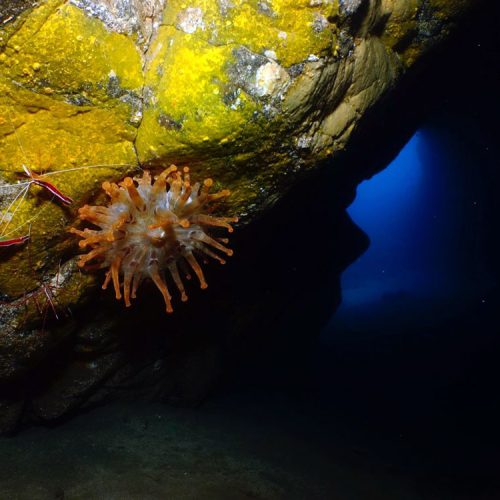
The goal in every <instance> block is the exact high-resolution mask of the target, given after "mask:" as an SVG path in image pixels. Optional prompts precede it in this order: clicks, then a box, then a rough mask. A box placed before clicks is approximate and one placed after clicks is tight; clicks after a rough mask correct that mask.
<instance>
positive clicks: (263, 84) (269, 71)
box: [255, 61, 290, 97]
mask: <svg viewBox="0 0 500 500" xmlns="http://www.w3.org/2000/svg"><path fill="white" fill-rule="evenodd" d="M289 82H290V76H289V75H288V73H287V72H286V71H285V70H284V69H283V68H282V67H281V66H280V65H279V64H278V63H277V62H275V61H270V62H268V63H267V64H263V65H262V66H260V67H259V68H258V69H257V73H256V75H255V86H256V90H257V95H258V96H260V97H263V96H266V95H276V94H278V93H280V92H283V91H285V90H286V87H287V86H288V84H289Z"/></svg>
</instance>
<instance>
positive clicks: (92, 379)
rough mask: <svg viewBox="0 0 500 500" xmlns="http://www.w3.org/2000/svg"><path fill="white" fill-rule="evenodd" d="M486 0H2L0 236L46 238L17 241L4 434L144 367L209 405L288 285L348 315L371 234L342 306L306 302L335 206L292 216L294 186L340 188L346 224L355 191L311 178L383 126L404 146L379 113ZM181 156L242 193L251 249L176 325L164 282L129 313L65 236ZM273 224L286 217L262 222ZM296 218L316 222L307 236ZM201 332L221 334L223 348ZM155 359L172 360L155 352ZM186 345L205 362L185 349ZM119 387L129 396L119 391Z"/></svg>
mask: <svg viewBox="0 0 500 500" xmlns="http://www.w3.org/2000/svg"><path fill="white" fill-rule="evenodd" d="M471 3H472V2H467V1H466V0H463V1H451V0H450V1H445V0H351V1H348V0H340V1H337V0H299V1H297V0H273V1H270V0H268V1H267V2H266V1H256V0H255V1H254V0H232V1H226V0H193V2H189V3H188V4H187V3H186V2H180V1H177V0H171V1H168V2H164V1H162V0H151V1H148V2H138V1H135V0H130V1H121V2H114V1H111V0H99V1H94V0H72V1H62V0H46V1H38V2H32V1H25V2H19V1H12V0H6V2H5V1H4V2H3V4H2V11H1V12H0V196H1V198H0V208H1V210H2V215H1V223H0V233H1V235H2V238H3V240H4V241H5V240H9V239H12V238H15V237H17V236H21V235H25V234H28V233H29V236H30V239H29V241H28V242H27V243H26V244H24V245H20V246H15V247H3V248H0V252H1V253H0V266H1V273H0V293H1V296H0V298H1V300H2V303H1V305H0V322H1V325H2V327H1V332H2V333H1V334H0V383H1V384H2V387H3V391H4V393H5V397H4V401H5V402H4V403H2V404H3V405H4V410H5V411H2V415H3V418H4V420H6V423H5V424H4V428H8V427H9V425H11V424H12V423H13V422H16V421H17V420H18V418H20V415H21V414H22V413H23V411H22V408H25V406H26V404H27V403H26V402H27V401H29V406H30V407H31V411H30V412H28V413H31V415H35V416H36V417H38V418H41V419H52V418H57V417H60V416H62V415H65V414H66V413H67V412H68V411H70V410H71V409H74V408H76V407H78V406H81V405H82V404H84V403H85V402H89V401H97V400H98V399H99V397H98V394H99V393H100V392H99V391H101V393H103V392H105V393H106V394H109V393H110V392H111V393H114V392H116V391H117V390H118V389H117V387H119V386H121V385H122V384H124V380H126V379H127V378H128V377H132V374H135V375H137V373H146V374H147V375H144V379H145V380H147V381H148V382H147V383H146V385H147V386H150V387H153V386H154V387H156V386H157V385H155V383H152V382H151V381H152V380H156V381H157V382H158V381H160V380H161V381H162V384H163V386H164V385H165V384H166V385H169V384H170V388H169V389H168V390H167V389H165V388H164V391H163V392H165V393H169V394H178V398H179V399H183V397H184V396H182V394H184V395H185V394H188V393H189V392H190V391H192V392H193V391H194V393H196V394H197V396H192V397H191V399H192V400H197V399H198V398H199V396H198V395H199V394H204V393H206V390H205V389H202V388H199V387H198V388H197V389H193V388H192V386H193V385H194V386H196V384H198V385H199V384H200V383H201V382H199V381H205V382H206V385H207V387H208V386H210V381H211V380H213V379H214V377H215V373H217V372H218V371H219V370H220V369H221V368H220V367H221V362H220V360H219V355H220V349H219V347H220V343H221V342H222V343H224V344H227V343H228V342H229V343H230V344H231V345H238V346H239V352H241V347H242V346H244V345H245V342H247V340H246V339H248V337H249V336H248V335H247V334H246V333H245V332H255V330H257V331H259V330H263V331H265V332H266V334H268V336H267V337H264V338H267V339H269V336H272V330H273V329H272V328H262V325H261V326H259V324H260V323H259V322H264V323H266V322H268V321H269V318H270V317H272V316H273V308H274V307H275V306H276V304H280V307H282V306H283V304H287V300H284V297H283V293H284V294H285V297H287V296H288V293H292V295H293V294H294V293H295V295H293V297H294V300H293V301H292V297H289V299H290V301H292V302H294V303H295V301H296V299H297V296H300V297H302V298H303V300H304V301H306V302H308V303H309V302H310V301H311V299H312V297H313V296H314V297H315V301H316V302H318V301H319V302H321V303H323V301H324V300H325V297H328V300H326V303H327V304H328V310H329V311H330V312H331V309H332V307H333V304H335V303H336V301H338V298H339V295H338V293H339V291H338V275H339V273H340V271H341V269H342V266H345V265H346V263H347V262H349V260H350V259H352V258H354V257H355V256H356V255H357V254H359V251H361V250H360V249H361V248H362V247H363V245H364V243H362V241H363V238H361V237H359V236H355V235H356V234H357V233H356V230H354V229H352V228H351V229H350V230H349V231H348V233H349V234H350V236H345V239H346V240H347V241H348V240H349V238H351V239H353V241H354V240H355V241H358V243H355V244H353V245H352V246H351V247H350V252H348V254H349V257H347V258H346V257H345V256H344V257H343V258H341V257H338V259H337V260H334V261H332V262H331V263H330V265H329V266H327V268H326V269H322V268H320V269H318V270H317V272H318V273H320V274H321V276H322V279H323V280H325V282H324V283H323V284H325V283H330V285H331V290H334V292H335V293H334V294H333V295H334V296H332V295H326V296H325V295H321V294H320V296H315V295H311V294H305V295H303V294H304V291H303V289H302V291H297V290H295V291H293V290H294V288H293V282H294V280H293V276H294V272H295V271H294V270H293V269H294V268H295V269H302V271H301V272H303V273H304V274H303V276H307V266H305V267H301V266H300V265H298V264H294V263H293V261H292V260H290V259H291V257H293V258H294V259H295V262H298V261H300V259H301V258H303V257H301V256H302V255H304V254H307V253H308V251H309V250H310V246H311V245H312V246H314V245H315V242H314V241H315V239H314V237H312V236H311V235H315V234H318V233H321V231H322V227H323V226H322V224H321V223H320V222H321V218H322V216H323V215H322V213H321V211H320V212H319V213H316V212H314V211H313V212H312V213H311V212H310V210H311V208H310V207H308V206H307V207H301V206H300V204H299V207H296V208H295V209H294V210H291V208H290V202H287V201H285V200H290V196H292V195H290V194H288V195H287V193H289V192H290V190H291V189H292V190H295V191H292V192H295V193H298V194H297V196H298V197H299V198H301V197H302V196H304V198H303V199H304V200H314V199H316V198H317V199H318V200H320V199H321V200H323V205H327V204H329V203H330V204H331V203H332V202H331V196H334V195H335V196H337V197H338V200H339V201H338V203H337V202H333V206H334V207H336V209H335V210H332V211H331V212H329V215H328V216H327V217H326V219H325V220H326V221H327V223H326V226H325V227H331V226H332V225H333V226H336V225H338V224H340V225H341V226H342V223H341V221H342V220H344V215H343V209H344V208H345V206H346V199H349V198H350V196H352V189H353V185H352V184H351V183H348V185H347V187H345V191H344V192H342V191H341V190H338V189H336V190H335V191H334V194H332V193H328V196H327V197H326V198H322V197H323V196H325V193H324V192H323V193H322V192H321V189H320V187H319V186H316V189H315V190H311V188H310V187H308V186H310V184H308V183H311V182H313V181H307V180H305V179H306V178H307V177H308V176H311V175H313V173H314V172H315V171H316V170H317V169H318V168H319V167H318V166H319V165H320V164H322V165H323V169H324V164H325V161H327V160H328V167H327V168H328V169H329V170H331V173H329V174H321V175H333V178H336V177H335V176H336V175H337V170H338V171H339V172H340V170H341V167H342V174H341V176H344V170H345V166H346V165H349V162H348V158H349V157H350V156H352V157H353V158H354V157H355V156H356V155H359V145H360V144H361V145H362V144H363V139H361V140H360V137H361V138H363V137H364V138H365V141H366V142H369V138H370V136H371V134H373V135H377V137H381V140H382V141H384V140H385V139H384V137H383V133H382V134H381V130H380V128H382V130H383V127H387V130H388V135H389V134H390V130H392V128H393V127H394V124H389V123H387V124H384V123H382V122H379V123H377V116H379V117H380V118H381V119H382V117H383V116H384V114H383V110H384V109H385V110H387V108H388V107H390V106H391V96H392V95H393V94H394V93H397V92H398V86H399V85H401V82H402V81H404V79H405V78H408V75H409V76H410V77H411V75H412V68H413V67H414V66H415V64H416V63H418V62H420V61H421V60H422V59H423V57H424V55H425V54H426V53H427V52H428V50H429V49H430V48H432V47H433V46H435V45H438V44H439V43H441V42H442V41H443V40H445V39H446V37H447V36H448V34H449V33H450V31H451V30H452V28H453V27H454V25H455V24H456V22H457V21H458V20H459V19H460V16H461V15H462V14H463V13H464V12H466V11H467V8H468V7H469V6H470V4H471ZM374 128H378V130H377V133H376V134H375V133H374V132H375V131H374ZM355 137H357V139H356V140H354V138H355ZM390 140H391V138H390V137H389V136H388V137H387V141H388V142H390ZM356 148H357V149H358V151H356ZM346 158H347V160H346ZM371 161H372V160H371V159H370V157H367V158H366V162H367V163H368V164H370V162H371ZM171 162H174V163H176V164H180V165H184V164H188V165H189V166H190V168H191V171H192V176H193V177H200V178H204V177H206V176H208V175H209V176H211V177H213V178H214V179H215V180H216V181H217V183H218V185H219V184H220V185H221V186H224V187H228V188H230V189H231V191H232V192H233V195H232V197H231V198H230V200H229V202H228V203H227V204H226V205H225V206H224V211H226V212H227V213H228V214H231V215H238V216H239V217H240V220H241V223H240V229H239V230H240V234H241V235H242V236H241V237H240V238H241V239H240V240H237V241H236V243H237V244H236V245H233V246H234V247H235V249H236V252H237V253H238V252H239V253H240V254H241V255H243V256H245V259H246V260H245V259H243V258H241V259H239V258H236V259H235V262H234V263H233V264H232V267H230V269H229V271H224V272H221V271H220V270H215V269H214V271H213V276H214V277H213V279H212V280H211V281H212V282H215V286H214V287H213V288H214V289H213V290H210V291H209V292H204V296H200V297H198V296H197V295H196V293H195V294H194V295H195V296H194V298H193V299H192V300H191V302H190V303H188V304H187V305H186V306H185V308H184V309H183V310H181V311H180V312H179V313H178V314H177V313H176V314H175V316H174V317H172V318H170V317H169V318H164V317H163V314H164V313H163V308H162V307H161V306H159V304H158V303H157V302H156V297H154V296H152V295H151V297H150V296H149V295H148V292H147V291H146V292H143V293H144V295H145V296H147V299H143V301H142V303H141V302H139V304H137V306H136V307H135V309H134V311H132V312H131V313H129V312H128V311H127V313H124V312H123V311H122V309H121V304H114V303H113V298H112V297H109V295H107V294H105V293H104V292H102V291H100V290H99V289H98V288H97V286H96V285H97V284H98V283H99V282H100V281H101V280H102V276H101V275H100V274H99V273H82V272H80V271H79V270H78V269H77V267H76V265H75V256H76V254H77V253H78V248H77V247H76V242H75V238H73V237H72V236H70V235H69V234H68V232H67V230H68V228H69V227H70V226H71V225H72V224H74V222H75V216H76V209H77V208H78V207H79V206H81V205H82V204H84V203H85V202H88V201H92V202H94V201H96V202H97V203H99V202H100V201H102V197H101V195H100V186H101V184H102V182H103V181H104V180H110V179H111V180H118V179H121V178H122V177H124V176H125V175H127V174H131V173H133V172H135V171H137V170H138V169H139V168H149V169H152V170H153V171H155V170H157V169H159V168H161V167H162V166H164V165H168V164H169V163H171ZM23 164H25V165H27V166H29V168H31V169H32V170H33V171H35V172H38V173H48V174H50V175H51V177H50V180H51V182H53V184H54V185H55V186H57V187H58V188H59V189H60V190H61V191H63V192H64V194H65V195H67V196H70V197H71V198H72V199H73V200H74V203H73V204H72V205H71V206H69V207H66V206H64V205H63V204H61V203H57V200H54V199H51V197H50V196H47V193H46V191H45V190H44V189H43V187H40V186H36V185H29V186H25V185H22V184H19V181H23V180H24V181H25V182H26V179H23V175H22V165H23ZM352 174H353V177H355V176H356V173H355V172H353V173H352ZM339 175H340V174H339ZM46 178H49V177H46ZM328 179H329V181H328V182H333V181H332V180H331V178H330V177H328ZM313 184H314V183H313ZM313 184H311V185H313ZM343 185H344V184H342V183H339V186H343ZM25 187H27V188H29V189H25V190H23V189H24V188H25ZM304 192H305V193H308V194H307V196H309V198H307V196H306V195H305V194H302V193H304ZM287 196H288V197H287ZM280 200H283V201H282V203H283V204H284V206H288V211H287V212H285V213H282V214H281V215H282V216H283V217H285V218H288V220H289V221H291V222H288V223H287V224H285V225H283V227H284V229H283V230H282V231H279V230H277V228H276V227H275V225H274V224H278V223H279V224H283V223H282V222H281V221H282V219H280V218H278V217H277V216H276V215H268V212H269V210H270V209H271V208H272V207H274V206H275V205H276V204H277V203H278V202H279V201H280ZM287 203H288V205H287ZM291 205H296V203H293V202H292V203H291ZM301 208H303V209H301ZM272 213H273V214H276V213H280V212H279V208H278V209H274V211H272ZM266 217H269V220H272V221H273V223H269V222H268V224H270V225H268V226H265V222H264V221H265V220H266ZM295 220H299V221H301V224H302V226H307V224H310V226H311V228H310V230H309V231H307V230H306V231H304V234H303V235H302V232H301V234H300V235H299V236H297V235H296V234H295V227H296V225H294V223H293V221H295ZM328 224H330V225H328ZM302 226H299V227H302ZM243 227H247V229H243ZM265 227H267V229H265ZM342 227H345V226H342ZM302 231H303V230H302ZM275 234H276V235H279V237H278V236H275ZM339 238H341V236H339ZM359 238H361V239H359ZM278 241H279V242H280V243H279V245H280V248H283V246H281V245H283V244H284V243H285V245H284V247H285V248H286V250H285V251H277V249H276V250H273V251H272V252H271V254H272V256H273V258H274V259H276V260H278V261H280V260H281V261H283V262H282V265H281V266H279V265H275V266H274V267H273V266H271V267H269V268H267V267H266V266H263V264H262V263H263V262H266V263H268V259H269V256H268V255H266V254H267V253H269V248H268V246H269V245H271V246H272V245H273V244H274V245H278V243H277V242H278ZM273 242H274V243H273ZM238 243H239V247H238ZM334 246H335V244H334V243H332V244H328V245H324V248H322V250H321V252H320V255H321V256H322V258H323V259H324V260H323V261H321V262H324V261H325V260H326V261H327V260H328V259H329V257H328V255H329V254H328V253H327V252H324V251H323V250H325V249H327V250H328V251H333V248H334ZM290 247H292V248H295V247H296V250H297V252H290V251H289V248H290ZM299 249H300V250H301V251H302V252H303V253H300V252H299V251H298V250H299ZM330 255H332V254H330ZM318 262H319V261H318ZM266 265H267V264H266ZM259 266H260V267H261V268H262V270H263V269H266V270H267V271H268V273H261V272H259V270H258V267H259ZM256 267H257V269H256ZM217 271H219V272H217ZM211 272H212V271H211ZM273 272H275V273H276V272H277V273H278V275H280V273H281V278H282V283H284V284H286V285H287V286H286V287H285V288H283V287H280V286H278V287H277V286H276V285H273V286H271V285H267V284H266V280H267V281H268V282H270V280H271V278H270V276H269V275H272V274H273ZM257 277H259V278H260V280H257ZM308 282H309V281H308V280H307V279H306V280H305V282H304V280H302V282H301V286H302V287H303V286H304V285H305V284H306V283H308ZM310 284H311V286H312V285H313V284H314V280H312V282H311V283H310ZM321 289H322V290H323V291H324V290H325V289H327V287H326V288H325V287H322V288H321ZM146 290H147V289H146ZM229 290H236V293H235V294H233V292H231V293H229ZM277 291H279V292H280V293H277ZM285 291H286V293H285ZM250 292H251V294H250V295H248V293H250ZM280 294H281V295H280ZM297 294H298V295H297ZM228 295H229V296H228ZM263 297H267V300H264V302H263ZM321 297H323V298H321ZM271 299H273V300H274V302H273V300H271ZM290 301H289V302H288V304H289V303H290ZM285 307H286V306H285ZM325 307H326V306H325ZM325 310H326V309H325ZM214 311H215V312H214ZM227 311H231V313H230V314H227V315H226V314H224V313H225V312H227ZM325 314H326V313H325ZM145 317H147V318H148V320H147V321H146V322H145V323H144V324H143V322H144V321H145V320H144V318H145ZM221 317H223V318H224V321H222V322H221ZM317 317H318V318H319V317H323V316H322V315H321V314H318V316H317ZM144 325H148V327H147V329H149V330H150V331H151V332H152V335H151V336H149V337H148V334H147V333H144V330H145V326H144ZM137 330H139V331H140V332H137ZM200 331H205V332H211V333H210V335H209V339H208V340H207V339H206V338H204V337H203V336H202V337H200V335H199V332H200ZM158 332H159V334H160V337H159V339H158V337H157V336H156V334H158ZM221 332H222V333H221ZM138 335H146V338H148V339H149V340H147V341H145V340H143V338H142V337H141V342H145V343H146V344H148V348H146V347H145V348H144V350H141V349H139V350H138V351H137V343H138V340H137V336H138ZM250 336H251V335H250ZM221 339H224V340H223V341H221ZM139 343H140V342H139ZM207 345H208V346H210V347H209V348H207ZM130 346H134V347H130ZM202 346H203V347H202ZM214 346H217V347H214ZM263 349H265V347H263ZM155 350H156V351H157V352H161V353H162V354H161V356H153V357H151V352H152V351H155ZM136 351H137V352H136ZM188 351H192V352H194V353H195V354H193V356H191V355H185V356H180V355H178V353H179V352H184V353H186V352H188ZM231 352H235V351H231ZM132 353H135V354H134V355H132ZM196 353H203V354H200V355H199V356H198V354H196ZM197 356H198V357H197ZM151 359H154V363H151ZM131 360H133V361H131ZM166 360H167V361H166ZM186 364H187V365H188V366H187V367H186ZM205 369H206V373H204V372H203V370H205ZM193 373H196V374H197V375H193ZM194 379H196V380H197V381H198V382H196V384H195V383H193V384H191V385H190V381H191V382H192V381H193V380H194ZM33 380H35V382H34V381H33ZM111 381H112V382H111ZM108 382H109V383H110V384H109V386H110V387H113V389H112V390H111V389H109V390H105V389H103V386H106V384H107V383H108ZM205 382H203V383H201V385H202V386H203V384H204V383H205ZM174 386H175V388H173V387H174ZM101 396H102V394H101ZM186 399H188V400H189V399H190V398H189V397H187V398H186Z"/></svg>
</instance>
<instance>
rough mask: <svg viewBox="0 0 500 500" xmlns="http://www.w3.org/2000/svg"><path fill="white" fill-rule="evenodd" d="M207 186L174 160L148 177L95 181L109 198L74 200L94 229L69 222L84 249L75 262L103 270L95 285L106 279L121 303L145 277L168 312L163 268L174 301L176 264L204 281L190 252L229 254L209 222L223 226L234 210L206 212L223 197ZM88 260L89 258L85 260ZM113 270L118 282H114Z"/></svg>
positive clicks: (127, 300)
mask: <svg viewBox="0 0 500 500" xmlns="http://www.w3.org/2000/svg"><path fill="white" fill-rule="evenodd" d="M212 185H213V181H212V180H211V179H206V180H205V181H204V182H203V185H200V183H195V184H194V185H191V181H190V176H189V169H188V168H187V167H185V168H184V169H183V171H182V172H180V171H179V170H178V169H177V167H176V166H175V165H172V166H170V167H169V168H167V169H166V170H164V171H163V172H162V173H161V174H160V175H158V176H157V177H155V178H154V180H153V179H152V178H151V174H150V173H149V172H148V171H144V173H143V175H142V177H134V178H131V177H126V178H125V179H123V181H121V182H120V183H118V184H115V183H113V182H104V183H103V185H102V188H103V189H104V191H105V192H106V194H107V195H108V196H109V197H110V199H111V200H110V203H109V205H108V206H89V205H85V206H83V207H81V208H80V209H79V210H78V212H79V217H80V219H81V220H86V221H89V222H91V223H92V224H94V225H95V226H97V227H99V228H100V229H84V230H83V231H82V230H80V229H76V228H71V229H70V231H71V232H72V233H74V234H77V235H79V236H81V237H82V238H83V239H82V240H80V242H79V246H80V247H81V248H87V247H89V248H90V251H89V252H88V253H87V254H83V255H81V256H80V260H79V262H78V265H79V266H80V267H84V268H86V269H108V268H109V269H108V271H107V273H106V278H105V280H104V284H103V285H102V288H103V289H106V288H107V286H108V284H109V283H110V281H112V282H113V286H114V289H115V293H116V298H117V299H118V300H120V299H121V298H122V293H121V289H123V299H124V301H125V305H126V306H127V307H128V306H130V305H131V302H130V299H131V298H135V297H136V292H137V288H138V287H139V285H140V283H141V281H142V280H143V279H144V278H151V279H152V280H153V282H154V283H155V285H156V286H157V287H158V289H159V290H160V292H161V293H162V295H163V298H164V299H165V304H166V309H167V312H169V313H170V312H172V311H173V309H172V304H171V299H172V297H171V295H170V292H169V290H168V286H167V281H166V278H165V271H168V273H167V274H169V275H170V276H171V278H172V281H173V283H174V285H175V286H176V287H177V289H178V290H179V292H180V296H181V300H182V301H183V302H185V301H186V300H187V298H188V297H187V295H186V291H185V289H184V284H183V281H182V278H181V275H180V273H179V267H180V268H181V269H182V270H183V271H184V272H185V274H186V277H187V279H190V278H191V276H190V274H189V268H191V269H192V270H193V271H194V273H195V274H196V276H197V277H198V280H199V282H200V286H201V288H207V282H206V281H205V276H204V275H203V271H202V269H201V267H200V264H199V262H198V260H197V257H196V255H198V256H201V257H204V256H208V257H211V258H213V259H215V260H218V261H219V262H220V263H221V264H224V263H225V261H224V259H223V258H222V257H221V255H220V254H219V253H217V252H216V251H218V252H220V253H222V254H225V255H228V256H230V255H232V253H233V252H232V250H230V249H229V248H227V247H226V246H225V244H227V242H228V240H227V239H226V238H218V237H215V236H210V235H209V231H210V230H213V228H224V229H226V230H227V231H228V232H230V233H231V232H232V231H233V228H232V227H231V225H230V223H231V222H237V220H238V219H237V218H236V217H215V216H213V215H210V212H211V211H212V209H213V207H214V204H213V202H215V201H217V200H220V199H222V198H226V197H227V196H229V194H230V192H229V190H227V189H225V190H222V191H219V192H218V193H214V194H210V193H209V191H210V188H211V186H212ZM89 261H94V263H93V264H91V265H88V264H87V263H88V262H89ZM121 275H123V282H122V283H120V278H121Z"/></svg>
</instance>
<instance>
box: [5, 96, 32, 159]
mask: <svg viewBox="0 0 500 500" xmlns="http://www.w3.org/2000/svg"><path fill="white" fill-rule="evenodd" d="M7 115H8V118H9V123H10V126H11V127H12V132H14V136H15V137H16V141H17V145H18V146H19V149H20V150H21V154H22V155H23V159H24V162H25V163H29V161H28V155H27V154H26V151H25V149H24V148H23V145H22V143H21V139H20V138H19V135H18V133H17V130H16V127H15V126H14V121H13V120H12V113H11V112H10V106H9V105H8V104H7Z"/></svg>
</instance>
